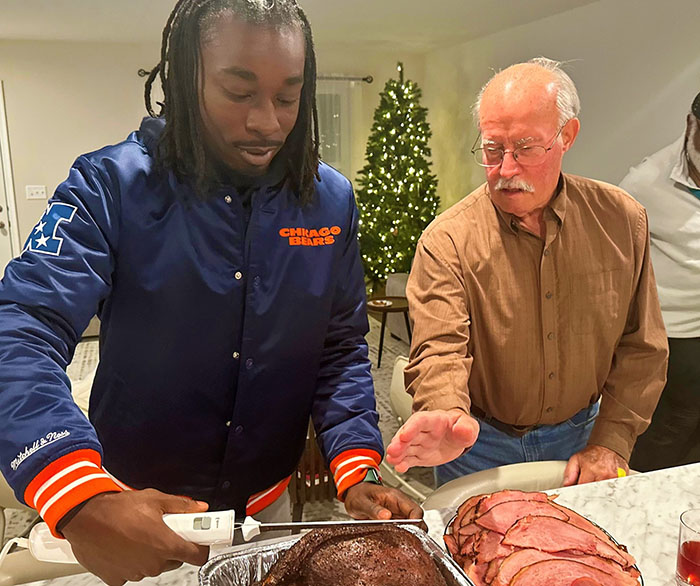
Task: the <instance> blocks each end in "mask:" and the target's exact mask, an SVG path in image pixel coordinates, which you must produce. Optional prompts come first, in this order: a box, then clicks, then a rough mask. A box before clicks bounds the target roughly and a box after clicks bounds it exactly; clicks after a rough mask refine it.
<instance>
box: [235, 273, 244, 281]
mask: <svg viewBox="0 0 700 586" xmlns="http://www.w3.org/2000/svg"><path fill="white" fill-rule="evenodd" d="M233 276H234V277H236V281H240V280H241V279H242V278H243V273H242V272H241V271H236V274H235V275H233Z"/></svg>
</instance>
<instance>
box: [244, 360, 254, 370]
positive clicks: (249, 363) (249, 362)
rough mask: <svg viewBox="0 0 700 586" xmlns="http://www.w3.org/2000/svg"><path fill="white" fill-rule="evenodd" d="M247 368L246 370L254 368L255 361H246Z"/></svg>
mask: <svg viewBox="0 0 700 586" xmlns="http://www.w3.org/2000/svg"><path fill="white" fill-rule="evenodd" d="M245 367H246V368H253V359H252V358H248V360H246V361H245Z"/></svg>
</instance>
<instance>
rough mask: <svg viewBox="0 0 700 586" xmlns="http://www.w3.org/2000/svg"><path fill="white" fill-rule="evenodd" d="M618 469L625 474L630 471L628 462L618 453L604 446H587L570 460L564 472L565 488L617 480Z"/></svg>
mask: <svg viewBox="0 0 700 586" xmlns="http://www.w3.org/2000/svg"><path fill="white" fill-rule="evenodd" d="M618 468H622V469H623V470H624V471H625V473H629V471H630V469H629V466H628V465H627V462H625V460H624V459H623V458H622V457H621V456H619V455H618V454H617V453H616V452H613V451H612V450H609V449H608V448H604V447H603V446H587V447H585V448H584V449H583V450H581V451H580V452H577V453H576V454H574V455H573V456H571V458H569V463H568V464H567V465H566V470H564V486H571V485H572V484H585V483H586V482H595V481H596V480H607V479H608V478H617V469H618Z"/></svg>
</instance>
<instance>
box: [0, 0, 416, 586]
mask: <svg viewBox="0 0 700 586" xmlns="http://www.w3.org/2000/svg"><path fill="white" fill-rule="evenodd" d="M315 77H316V64H315V57H314V50H313V44H312V38H311V31H310V28H309V25H308V22H307V20H306V17H305V16H304V13H303V12H302V10H301V8H299V7H298V6H297V4H296V2H295V1H294V0H180V1H179V2H178V3H177V5H176V6H175V8H174V10H173V12H172V14H171V15H170V18H169V20H168V23H167V25H166V27H165V30H164V33H163V46H162V53H161V60H160V63H159V64H158V65H157V66H156V68H155V69H154V70H153V72H152V73H151V75H150V77H149V79H148V81H147V85H146V105H147V108H148V110H149V113H150V114H151V117H149V118H146V119H144V121H143V122H142V124H141V128H140V129H139V130H138V131H136V132H134V133H133V134H131V135H130V136H129V137H128V138H127V140H125V141H124V142H123V143H120V144H118V145H115V146H108V147H105V148H103V149H101V150H99V151H97V152H94V153H90V154H87V155H84V156H81V157H79V158H78V159H77V161H76V162H75V163H74V165H73V167H72V169H71V171H70V174H69V176H68V179H67V180H66V181H65V182H64V183H63V184H61V185H60V186H59V187H58V189H57V190H56V193H55V194H54V196H53V197H52V199H51V200H50V201H49V205H48V208H47V210H46V212H45V214H44V215H43V217H42V218H41V220H40V222H39V223H38V224H37V226H36V227H35V228H34V229H33V231H32V233H31V234H30V236H29V238H28V239H27V242H26V244H25V249H24V252H23V253H22V255H21V257H20V258H18V259H16V260H15V261H13V262H12V263H10V265H9V266H8V267H7V270H6V271H5V278H4V280H3V281H2V283H1V284H0V419H1V420H2V421H3V428H4V429H3V432H2V434H0V468H1V469H2V473H3V475H4V476H5V477H6V478H7V480H8V482H9V483H10V485H11V486H12V487H13V488H14V490H15V493H16V495H17V497H18V498H19V499H21V500H22V501H23V502H25V503H27V504H28V505H30V506H32V507H34V508H35V509H37V510H38V511H39V512H40V514H41V516H42V517H43V518H44V520H45V521H46V522H47V523H48V525H49V527H50V528H51V530H52V531H53V532H54V534H56V535H59V536H61V535H62V536H64V537H65V538H66V539H68V541H69V542H70V543H71V545H72V547H73V551H74V553H75V555H76V557H77V558H78V560H79V561H80V562H81V563H82V564H83V565H84V566H85V567H86V568H88V569H89V570H90V571H92V572H93V573H95V574H96V575H98V576H99V577H101V578H102V579H103V580H104V581H105V582H107V583H108V584H122V583H123V582H124V581H125V580H138V579H140V578H142V577H144V576H147V575H148V576H154V575H157V574H159V573H160V572H162V571H164V570H166V569H168V568H171V567H175V566H177V565H179V564H180V563H181V562H189V563H194V564H201V563H203V562H204V561H205V560H206V557H207V550H206V548H203V547H200V546H197V545H194V544H192V543H188V542H186V541H184V540H182V539H181V538H179V537H178V536H177V535H175V534H174V533H172V532H171V531H170V530H169V529H168V528H167V527H166V525H165V524H164V523H163V522H162V515H163V514H164V513H180V512H201V511H204V510H206V508H207V507H209V508H210V509H229V508H233V509H235V510H236V511H237V513H238V514H240V515H245V514H249V515H256V516H257V517H258V518H260V517H261V516H263V515H265V514H266V511H269V510H270V508H275V507H277V508H283V507H280V506H279V503H280V502H284V501H281V500H280V499H282V498H283V496H282V495H284V493H285V488H286V486H287V483H288V482H289V478H290V475H291V473H292V471H293V470H294V468H295V465H296V463H297V461H298V460H299V457H300V455H301V452H302V450H303V447H304V442H305V437H306V430H307V422H308V420H309V417H310V416H312V418H313V422H314V426H315V429H316V432H317V434H318V437H319V442H320V445H321V449H322V451H323V453H324V455H325V456H326V458H327V460H328V462H329V464H330V468H331V472H332V473H333V474H334V478H335V481H336V485H337V488H338V494H339V496H340V498H341V500H344V501H345V505H346V508H347V510H348V512H349V513H350V514H351V515H352V516H354V517H357V518H383V519H385V518H389V517H391V516H392V515H393V516H401V517H405V516H412V517H419V516H420V514H421V511H420V508H419V507H418V506H417V505H416V504H415V503H413V502H412V501H410V500H409V499H408V498H407V497H406V496H405V495H403V494H402V493H401V492H399V491H396V490H394V489H390V488H386V487H384V486H382V485H381V484H380V483H379V482H378V475H377V467H378V465H379V462H380V460H381V454H382V440H381V436H380V434H379V431H378V428H377V413H376V411H375V402H374V393H373V388H372V381H371V377H370V363H369V359H368V354H367V345H366V342H365V340H364V335H365V334H366V332H367V318H366V313H365V299H364V281H363V273H362V269H361V266H360V262H359V255H358V249H357V242H356V233H357V221H358V218H357V210H356V208H355V204H354V199H353V194H352V189H351V186H350V183H349V182H348V181H347V180H346V179H345V178H344V177H342V176H341V175H340V174H338V173H337V172H336V171H334V170H333V169H331V168H329V167H328V166H326V165H324V164H322V163H319V160H318V147H317V145H318V136H317V130H316V119H317V115H316V108H315V97H314V96H315ZM156 79H159V80H160V82H161V84H162V87H163V93H164V99H163V103H162V109H161V111H160V112H158V113H157V114H156V113H155V112H154V111H153V108H152V102H151V97H150V96H151V86H152V84H153V82H154V81H155V80H156ZM95 313H98V314H99V316H100V318H101V320H102V329H101V332H100V364H99V367H98V370H97V374H96V377H95V381H94V384H93V388H92V394H91V402H90V422H88V421H87V420H86V419H85V417H84V416H83V415H82V413H81V412H80V410H79V409H78V407H77V406H76V405H75V404H74V403H73V402H72V400H71V395H70V383H69V380H68V378H67V376H66V373H65V368H66V365H67V364H68V363H69V362H70V360H71V357H72V355H73V352H74V349H75V346H76V344H77V342H78V340H79V336H80V332H82V331H83V330H84V328H85V326H86V325H87V323H88V321H89V320H90V318H91V317H92V316H93V315H94V314H95ZM107 471H109V472H107ZM127 487H128V488H127ZM175 495H181V496H175ZM183 497H185V498H183ZM287 502H288V501H287ZM276 503H277V505H276ZM287 509H288V507H287ZM287 514H288V512H287Z"/></svg>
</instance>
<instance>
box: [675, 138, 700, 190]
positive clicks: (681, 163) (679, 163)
mask: <svg viewBox="0 0 700 586" xmlns="http://www.w3.org/2000/svg"><path fill="white" fill-rule="evenodd" d="M678 142H679V147H680V148H678V151H677V152H678V158H677V160H676V162H675V164H674V165H673V168H672V169H671V174H670V175H669V178H670V179H671V180H672V181H675V182H676V183H680V184H681V185H684V186H685V187H687V188H688V189H691V190H693V189H694V190H696V191H697V189H698V187H700V185H695V181H693V179H692V178H691V177H690V171H689V169H688V158H687V157H686V155H685V135H683V136H682V137H681V138H680V139H679V141H678Z"/></svg>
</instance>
